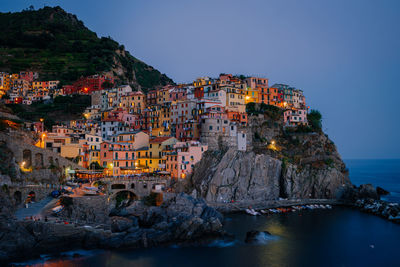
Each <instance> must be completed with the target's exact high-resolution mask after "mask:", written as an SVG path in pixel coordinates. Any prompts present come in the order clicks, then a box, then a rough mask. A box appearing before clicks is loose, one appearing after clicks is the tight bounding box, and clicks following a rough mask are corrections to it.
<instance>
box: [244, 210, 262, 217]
mask: <svg viewBox="0 0 400 267" xmlns="http://www.w3.org/2000/svg"><path fill="white" fill-rule="evenodd" d="M245 211H246V213H247V214H250V215H253V216H257V215H260V213H259V212H257V211H255V210H254V209H246V210H245Z"/></svg>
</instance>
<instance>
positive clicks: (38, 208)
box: [15, 196, 57, 220]
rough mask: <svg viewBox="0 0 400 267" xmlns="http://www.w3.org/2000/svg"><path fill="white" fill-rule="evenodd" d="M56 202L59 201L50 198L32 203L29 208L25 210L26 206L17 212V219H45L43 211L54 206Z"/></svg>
mask: <svg viewBox="0 0 400 267" xmlns="http://www.w3.org/2000/svg"><path fill="white" fill-rule="evenodd" d="M56 201H57V199H54V198H52V197H50V196H49V197H46V198H44V199H42V200H41V201H38V202H35V203H30V204H29V207H28V208H25V206H23V207H21V208H19V209H18V210H17V211H16V212H15V217H16V218H17V220H24V219H25V218H27V217H28V218H30V217H36V218H40V219H43V218H42V211H43V210H44V209H45V208H46V206H49V205H53V204H54V203H55V202H56ZM53 202H54V203H53Z"/></svg>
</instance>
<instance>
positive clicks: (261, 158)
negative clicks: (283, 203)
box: [186, 114, 352, 203]
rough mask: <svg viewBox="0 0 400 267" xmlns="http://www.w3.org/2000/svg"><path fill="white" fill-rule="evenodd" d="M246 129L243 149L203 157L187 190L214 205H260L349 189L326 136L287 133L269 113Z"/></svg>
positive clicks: (341, 164)
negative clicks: (272, 201)
mask: <svg viewBox="0 0 400 267" xmlns="http://www.w3.org/2000/svg"><path fill="white" fill-rule="evenodd" d="M279 118H280V117H279ZM244 130H246V132H247V151H237V149H236V148H234V147H232V148H229V149H226V150H223V149H221V148H219V149H220V150H213V151H211V150H209V151H207V152H206V153H204V154H203V158H202V160H201V161H200V163H198V164H197V165H196V167H195V171H194V174H193V176H192V177H191V180H190V182H188V185H187V186H186V191H187V192H189V193H191V194H193V195H195V196H201V197H204V198H205V199H206V200H207V201H208V202H213V203H215V202H218V203H226V202H238V201H240V202H246V201H249V202H254V201H260V202H262V201H266V200H276V199H279V198H288V199H309V198H314V199H335V198H341V197H342V195H343V191H345V188H347V187H352V185H351V183H350V180H349V177H348V170H347V169H346V166H345V164H344V162H343V161H342V159H341V157H340V155H339V153H338V152H337V149H336V146H335V145H334V143H333V142H332V141H331V140H330V139H329V138H328V136H327V135H325V134H324V133H322V132H298V131H293V129H291V131H288V130H285V129H284V128H283V126H282V123H281V122H280V121H279V120H278V119H277V118H271V117H269V116H268V114H264V115H262V114H260V115H258V116H249V126H248V127H247V128H245V129H244ZM271 144H273V145H271ZM220 147H222V148H223V147H224V146H220Z"/></svg>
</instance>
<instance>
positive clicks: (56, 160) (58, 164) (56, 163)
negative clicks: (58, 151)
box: [55, 158, 60, 167]
mask: <svg viewBox="0 0 400 267" xmlns="http://www.w3.org/2000/svg"><path fill="white" fill-rule="evenodd" d="M55 165H56V167H60V163H58V158H56V159H55Z"/></svg>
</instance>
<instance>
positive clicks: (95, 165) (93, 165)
mask: <svg viewBox="0 0 400 267" xmlns="http://www.w3.org/2000/svg"><path fill="white" fill-rule="evenodd" d="M90 169H92V170H102V169H104V168H103V167H101V166H100V164H99V163H98V162H97V161H94V162H92V163H90Z"/></svg>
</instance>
